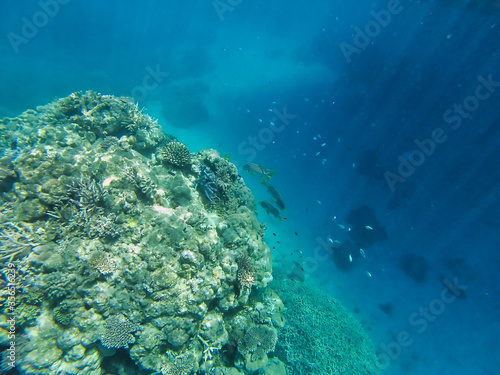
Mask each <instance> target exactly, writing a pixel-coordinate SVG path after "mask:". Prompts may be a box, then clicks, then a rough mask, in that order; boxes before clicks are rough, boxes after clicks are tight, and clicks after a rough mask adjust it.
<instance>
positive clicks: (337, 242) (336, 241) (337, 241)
mask: <svg viewBox="0 0 500 375" xmlns="http://www.w3.org/2000/svg"><path fill="white" fill-rule="evenodd" d="M333 243H336V244H340V243H341V242H340V241H339V240H335V241H333Z"/></svg>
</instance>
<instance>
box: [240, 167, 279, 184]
mask: <svg viewBox="0 0 500 375" xmlns="http://www.w3.org/2000/svg"><path fill="white" fill-rule="evenodd" d="M243 169H244V170H245V171H247V172H248V173H250V174H251V175H254V176H259V177H267V179H268V180H270V179H271V177H273V174H274V171H273V170H271V169H269V168H266V167H263V166H261V165H258V164H255V163H248V164H245V165H244V166H243Z"/></svg>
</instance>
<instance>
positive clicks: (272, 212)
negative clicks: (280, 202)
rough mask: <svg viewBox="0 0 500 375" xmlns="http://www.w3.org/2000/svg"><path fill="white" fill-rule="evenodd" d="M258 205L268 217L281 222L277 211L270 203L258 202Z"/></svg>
mask: <svg viewBox="0 0 500 375" xmlns="http://www.w3.org/2000/svg"><path fill="white" fill-rule="evenodd" d="M259 204H260V205H261V206H262V208H263V209H264V210H266V212H267V214H268V215H273V216H274V217H275V218H277V219H280V220H283V218H282V217H281V216H280V213H279V211H278V209H277V208H276V207H274V206H273V205H272V204H271V203H269V202H266V201H262V202H259Z"/></svg>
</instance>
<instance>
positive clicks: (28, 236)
mask: <svg viewBox="0 0 500 375" xmlns="http://www.w3.org/2000/svg"><path fill="white" fill-rule="evenodd" d="M26 228H28V229H26ZM0 245H1V246H0V261H2V262H5V261H7V260H9V259H19V258H22V257H25V256H26V255H28V254H29V253H30V252H31V250H32V249H33V248H34V247H35V246H38V245H39V243H38V242H36V241H35V239H34V236H33V233H32V232H31V227H27V226H23V225H21V224H20V223H11V222H9V223H4V224H2V225H1V226H0Z"/></svg>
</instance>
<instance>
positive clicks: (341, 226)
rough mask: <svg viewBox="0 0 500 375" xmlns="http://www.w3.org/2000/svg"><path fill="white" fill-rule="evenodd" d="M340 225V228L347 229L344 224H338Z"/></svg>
mask: <svg viewBox="0 0 500 375" xmlns="http://www.w3.org/2000/svg"><path fill="white" fill-rule="evenodd" d="M337 225H338V226H339V228H340V229H345V226H343V225H342V224H337Z"/></svg>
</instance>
